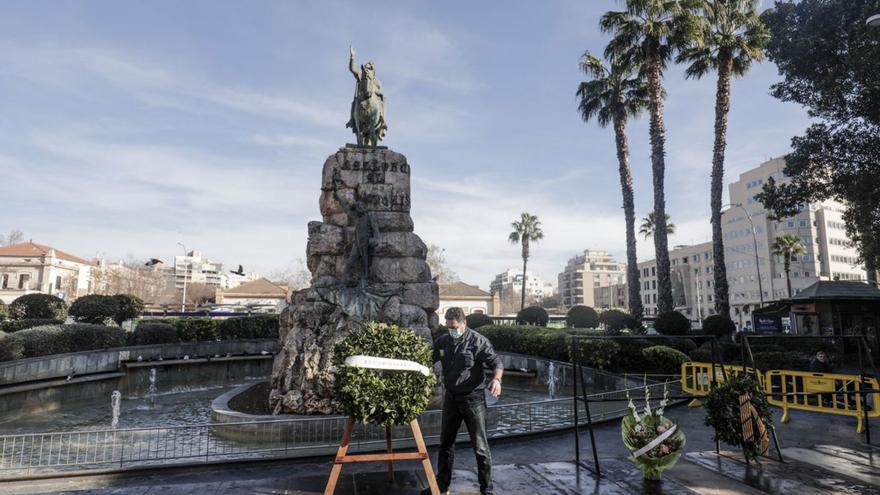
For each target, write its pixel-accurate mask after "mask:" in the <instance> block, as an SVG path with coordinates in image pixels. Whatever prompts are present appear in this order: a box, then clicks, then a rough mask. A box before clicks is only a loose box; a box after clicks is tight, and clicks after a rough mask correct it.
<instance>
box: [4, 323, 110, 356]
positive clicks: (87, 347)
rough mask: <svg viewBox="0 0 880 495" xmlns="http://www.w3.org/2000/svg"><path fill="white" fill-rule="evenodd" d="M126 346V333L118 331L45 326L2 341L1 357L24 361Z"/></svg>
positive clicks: (101, 328)
mask: <svg viewBox="0 0 880 495" xmlns="http://www.w3.org/2000/svg"><path fill="white" fill-rule="evenodd" d="M125 343H126V342H125V331H124V330H122V329H121V328H118V327H106V326H103V325H89V324H84V323H77V324H73V325H44V326H39V327H33V328H28V329H25V330H21V331H19V332H16V333H14V334H11V335H7V336H6V337H5V338H3V339H0V356H3V357H6V358H10V359H23V358H31V357H38V356H48V355H50V354H65V353H68V352H80V351H91V350H98V349H107V348H112V347H124V346H125Z"/></svg>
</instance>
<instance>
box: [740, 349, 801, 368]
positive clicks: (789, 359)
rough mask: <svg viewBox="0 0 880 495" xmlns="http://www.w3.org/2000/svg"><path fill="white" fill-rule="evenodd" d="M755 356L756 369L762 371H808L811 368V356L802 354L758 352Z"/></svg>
mask: <svg viewBox="0 0 880 495" xmlns="http://www.w3.org/2000/svg"><path fill="white" fill-rule="evenodd" d="M753 356H754V357H755V367H756V368H758V369H759V370H761V371H769V370H795V371H806V370H807V369H808V368H809V366H810V356H809V355H808V354H804V353H801V352H790V351H789V352H773V351H770V352H756V353H754V354H753ZM746 359H748V357H746ZM750 364H751V363H750Z"/></svg>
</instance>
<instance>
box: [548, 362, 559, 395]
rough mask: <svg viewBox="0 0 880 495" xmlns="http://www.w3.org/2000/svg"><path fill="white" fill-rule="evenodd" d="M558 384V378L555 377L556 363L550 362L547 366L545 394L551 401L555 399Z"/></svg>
mask: <svg viewBox="0 0 880 495" xmlns="http://www.w3.org/2000/svg"><path fill="white" fill-rule="evenodd" d="M558 384H559V377H558V376H556V363H554V362H552V361H551V362H550V364H548V365H547V392H548V393H549V394H550V398H551V399H555V398H556V387H557V385H558Z"/></svg>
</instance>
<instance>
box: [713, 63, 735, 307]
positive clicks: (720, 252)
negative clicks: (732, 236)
mask: <svg viewBox="0 0 880 495" xmlns="http://www.w3.org/2000/svg"><path fill="white" fill-rule="evenodd" d="M732 64H733V62H732V60H731V57H730V49H729V48H722V49H721V50H720V51H719V53H718V88H717V89H716V91H715V145H714V148H713V150H712V185H711V192H710V196H711V209H712V257H713V265H714V267H713V270H714V272H715V312H716V313H718V314H720V315H725V316H730V293H729V287H728V285H727V267H726V265H725V264H724V236H723V234H722V232H721V194H722V192H723V189H724V151H725V149H726V148H727V113H728V112H729V111H730V74H731V69H732Z"/></svg>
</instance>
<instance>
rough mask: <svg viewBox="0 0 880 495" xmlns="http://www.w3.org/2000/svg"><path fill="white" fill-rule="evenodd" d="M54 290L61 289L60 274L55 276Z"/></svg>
mask: <svg viewBox="0 0 880 495" xmlns="http://www.w3.org/2000/svg"><path fill="white" fill-rule="evenodd" d="M55 290H61V275H58V276H57V277H55Z"/></svg>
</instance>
